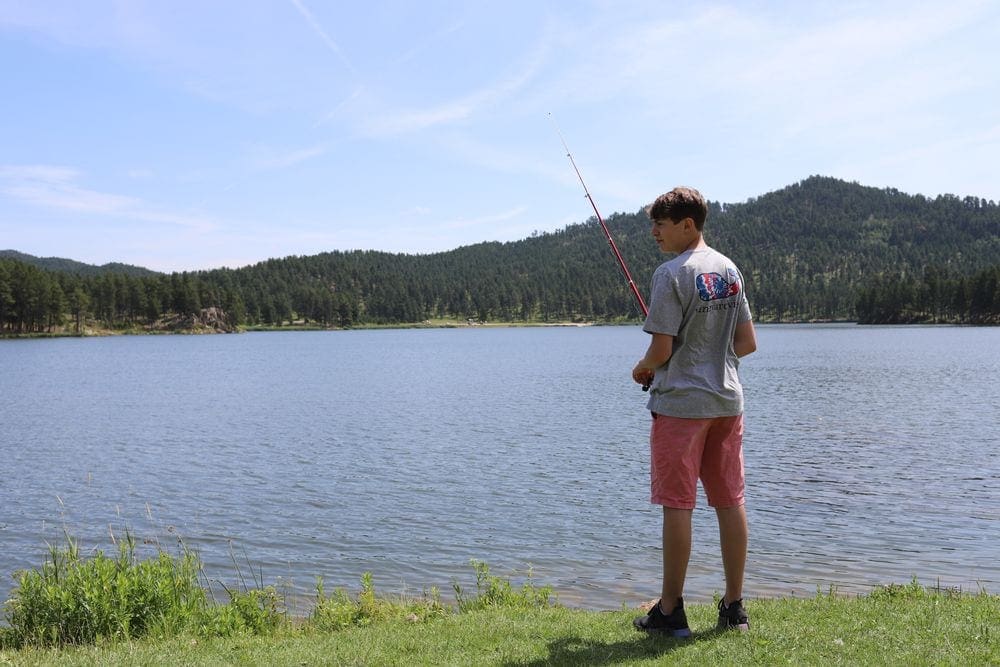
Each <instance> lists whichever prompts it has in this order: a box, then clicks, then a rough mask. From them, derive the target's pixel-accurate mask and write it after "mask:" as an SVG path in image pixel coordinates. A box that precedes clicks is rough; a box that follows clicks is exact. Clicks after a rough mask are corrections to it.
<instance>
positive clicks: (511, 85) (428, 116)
mask: <svg viewBox="0 0 1000 667" xmlns="http://www.w3.org/2000/svg"><path fill="white" fill-rule="evenodd" d="M543 44H544V42H543ZM546 51H547V49H546V48H545V47H544V45H543V46H541V47H540V48H538V49H537V50H536V51H535V53H533V54H532V55H531V57H530V59H529V60H528V62H527V63H525V65H524V66H523V67H522V68H521V69H520V71H518V72H516V73H514V74H512V75H511V76H508V77H506V78H503V79H500V80H499V81H497V82H495V83H493V84H491V85H489V86H486V87H484V88H481V89H479V90H475V91H473V92H471V93H469V94H467V95H463V96H460V97H458V98H456V99H453V100H450V101H447V102H444V103H442V104H439V105H437V106H431V107H425V108H411V109H400V110H397V111H394V112H391V113H381V114H376V115H373V116H371V117H369V118H367V119H365V120H364V121H362V127H363V130H364V132H365V133H366V134H369V135H372V136H375V137H383V136H392V135H397V134H406V133H411V132H419V131H421V130H426V129H430V128H432V127H436V126H440V125H448V124H452V123H456V122H459V121H463V120H466V119H468V118H470V117H471V116H472V115H474V114H475V113H477V112H479V111H480V110H482V109H484V108H491V107H494V106H496V105H497V104H498V103H500V102H501V101H503V100H505V99H507V98H509V97H511V96H513V95H514V94H515V93H517V92H518V91H520V90H521V89H523V88H524V87H525V86H526V85H527V84H528V83H529V82H530V81H532V79H533V78H534V77H535V75H536V73H537V72H538V70H539V69H540V67H541V65H542V63H543V61H544V59H545V55H546Z"/></svg>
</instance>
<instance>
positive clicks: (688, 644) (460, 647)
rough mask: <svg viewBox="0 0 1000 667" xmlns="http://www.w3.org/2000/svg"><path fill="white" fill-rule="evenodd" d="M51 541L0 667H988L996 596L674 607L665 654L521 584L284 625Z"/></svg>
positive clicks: (626, 618) (905, 588) (261, 595)
mask: <svg viewBox="0 0 1000 667" xmlns="http://www.w3.org/2000/svg"><path fill="white" fill-rule="evenodd" d="M67 542H68V546H67V547H65V548H61V549H57V548H52V549H50V554H49V558H48V559H47V560H46V562H45V563H44V564H43V565H42V566H41V567H40V568H37V569H34V570H29V571H25V572H21V573H18V575H17V576H16V577H15V578H16V579H17V582H18V587H17V588H16V589H15V591H14V594H13V595H12V602H10V603H8V604H7V605H6V608H5V615H6V619H7V622H8V625H7V626H6V627H2V626H0V665H6V664H17V665H46V664H58V665H161V664H186V665H228V664H249V665H612V664H614V665H643V664H650V665H651V664H661V663H662V662H664V661H668V662H671V663H675V664H699V665H700V664H713V665H714V664H817V665H819V664H822V665H826V664H850V665H868V664H876V665H879V664H892V665H895V664H905V665H937V664H960V665H1000V631H998V629H997V626H998V621H1000V596H997V595H991V594H988V593H986V592H980V593H960V592H956V591H951V590H941V589H936V588H930V589H929V588H925V587H924V586H921V585H920V584H919V583H918V582H916V581H913V582H911V583H910V584H907V585H891V586H884V587H878V588H876V589H874V590H873V591H872V592H871V593H870V594H868V595H864V596H852V597H845V596H838V595H836V594H833V593H831V594H818V595H816V596H815V597H813V598H808V599H774V600H748V601H747V607H748V611H749V613H750V615H751V623H752V628H751V630H750V631H749V632H748V633H739V632H722V633H720V632H717V631H715V629H714V626H715V621H716V613H717V612H716V608H715V605H714V604H711V603H705V604H691V603H689V604H687V605H686V610H687V612H688V618H689V621H690V623H691V627H692V630H693V632H694V636H693V638H692V639H690V640H674V639H668V638H663V637H658V636H647V635H645V634H643V633H639V632H636V631H635V630H634V629H633V628H632V623H631V621H632V618H633V617H634V616H636V615H637V614H638V613H639V612H638V611H636V610H624V609H623V610H617V611H607V612H600V611H583V610H574V609H568V608H565V607H562V606H559V605H557V604H553V592H552V590H551V589H550V588H548V587H545V586H537V585H535V584H534V583H533V582H532V580H531V577H530V574H529V576H528V577H527V581H526V582H525V583H523V584H521V585H520V586H513V585H512V584H511V583H510V581H509V580H507V579H504V578H502V577H498V576H495V575H493V574H491V573H490V570H489V567H488V566H487V565H486V564H485V563H482V562H476V561H474V562H473V568H474V571H475V588H474V589H472V588H471V587H469V588H463V587H462V586H461V585H460V584H459V583H458V582H453V584H452V587H453V590H454V594H455V595H454V603H445V602H443V601H442V599H441V596H440V594H439V592H438V591H437V590H433V589H432V590H431V591H429V592H426V593H425V594H424V595H422V596H420V597H416V598H414V597H401V596H400V597H380V596H379V595H378V594H377V592H376V589H375V585H374V582H373V577H372V576H371V574H365V575H364V576H363V577H362V581H361V589H360V591H359V592H358V593H357V594H355V595H351V594H349V593H347V592H346V591H344V590H342V589H337V590H335V591H333V592H332V593H327V592H326V590H325V589H324V586H323V583H322V581H317V586H316V598H315V601H314V604H313V606H312V611H311V612H310V615H309V616H308V617H306V618H297V617H292V616H290V615H289V614H287V613H286V612H285V611H284V610H283V604H282V602H283V601H282V600H281V597H280V595H279V594H278V593H277V592H276V591H275V590H274V588H273V587H266V586H263V582H262V581H260V580H259V579H258V578H254V579H253V581H252V582H251V583H252V584H253V585H252V586H247V584H246V582H245V581H243V580H242V577H240V579H241V585H240V587H239V589H238V590H229V589H226V590H225V593H226V594H225V596H224V598H225V601H224V602H218V601H215V600H213V599H212V596H210V595H209V594H208V591H209V590H210V589H211V586H210V585H209V584H210V582H209V581H208V580H207V579H205V577H204V573H203V571H202V570H201V566H200V563H199V561H198V559H197V556H196V555H194V554H192V553H191V552H189V551H187V550H183V551H182V552H181V553H180V554H178V555H176V556H172V555H169V554H166V553H162V552H161V553H160V554H159V555H158V556H157V557H156V558H152V559H150V560H146V561H138V560H136V558H135V555H134V543H133V541H132V539H131V538H130V537H129V535H128V534H127V533H126V539H124V540H120V541H119V543H118V545H117V546H118V554H117V556H114V557H108V556H105V555H104V554H103V553H102V552H96V554H95V555H94V556H92V557H91V558H82V557H81V556H80V550H79V548H78V546H77V545H76V543H75V542H74V541H73V540H72V539H69V538H67ZM235 564H236V562H235V559H234V565H235ZM237 569H238V570H239V568H238V567H237Z"/></svg>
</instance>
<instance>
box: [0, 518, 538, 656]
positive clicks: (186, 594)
mask: <svg viewBox="0 0 1000 667" xmlns="http://www.w3.org/2000/svg"><path fill="white" fill-rule="evenodd" d="M116 546H117V554H115V555H113V556H109V555H106V554H105V553H104V552H103V551H97V552H96V554H95V555H93V556H92V557H90V558H84V557H82V556H81V553H80V547H79V544H78V542H77V541H76V540H74V539H73V538H72V537H71V536H69V535H68V534H67V535H66V545H65V546H62V547H53V546H50V547H49V551H48V556H47V557H46V559H45V562H44V563H42V565H41V567H39V568H36V569H31V570H26V571H22V572H18V573H17V574H16V575H15V581H16V583H17V585H16V587H15V589H14V591H13V593H12V596H11V599H10V600H8V601H7V603H6V604H5V618H6V620H7V623H8V627H0V649H18V648H22V647H27V646H34V647H45V646H63V645H78V644H93V643H101V642H103V641H112V642H115V641H120V640H131V639H138V638H142V637H154V638H159V639H166V638H170V637H176V636H179V635H184V634H190V635H194V636H196V637H230V636H251V635H269V634H273V633H275V632H277V631H290V632H291V631H295V630H297V629H301V628H303V627H305V628H310V629H315V630H319V631H336V630H342V629H345V628H349V627H364V626H368V625H372V624H375V623H379V622H384V621H391V620H402V621H408V622H423V621H428V620H431V619H436V618H442V617H445V616H448V615H450V614H452V613H454V612H456V611H457V612H465V611H474V610H480V609H486V608H491V607H513V608H521V609H529V608H541V607H546V606H549V604H550V598H551V597H552V591H551V589H550V588H549V587H536V586H535V585H534V584H533V583H532V582H531V580H530V575H529V578H528V581H527V582H526V583H524V584H523V585H522V586H521V587H520V588H516V587H514V586H513V585H512V584H511V583H510V581H509V580H507V579H503V578H500V577H497V576H494V575H492V574H490V571H489V566H488V565H487V564H486V563H483V562H480V561H472V565H473V567H474V569H475V572H476V592H475V594H471V593H470V592H468V591H466V590H465V589H463V588H462V587H461V586H460V585H459V584H458V583H457V582H456V583H454V584H453V588H454V590H455V594H456V600H457V608H453V607H451V606H449V605H446V604H445V603H443V602H442V600H441V595H440V593H439V591H438V590H437V589H436V588H433V589H431V590H430V592H429V593H427V592H425V593H424V594H423V595H422V596H420V597H417V598H410V597H403V596H399V597H397V598H392V597H380V596H378V595H377V594H376V592H375V586H374V583H373V578H372V574H371V573H370V572H366V573H364V574H363V575H362V577H361V590H360V592H359V593H358V594H357V595H356V596H351V595H350V594H348V593H347V592H346V591H344V590H342V589H337V590H335V591H333V593H332V594H327V592H326V590H325V588H324V585H323V580H322V579H317V582H316V599H315V604H314V605H313V607H312V611H311V613H310V614H309V616H308V617H306V618H305V619H293V618H291V617H289V616H288V614H287V613H285V612H284V611H283V609H284V606H285V605H284V604H283V603H284V600H283V599H282V596H281V595H280V594H279V593H278V592H277V590H276V589H275V588H274V587H273V586H265V585H264V581H263V575H262V574H260V573H259V572H258V573H255V572H254V570H253V566H252V565H250V563H249V558H247V564H248V566H249V571H250V575H251V581H249V582H248V581H247V579H246V577H244V574H243V569H242V568H241V567H240V565H239V562H238V561H237V559H236V557H235V555H233V565H234V568H235V570H236V574H237V582H238V583H237V584H235V585H234V586H233V587H228V586H226V585H225V584H221V585H222V588H223V589H224V591H225V597H226V598H227V599H226V601H225V602H218V601H216V600H215V596H214V595H213V591H212V582H211V581H210V580H209V579H208V577H207V576H206V575H205V572H204V568H203V566H202V563H201V560H200V559H199V557H198V555H197V554H196V553H195V552H193V551H191V550H190V549H188V548H187V547H185V546H184V545H183V543H181V547H180V553H179V554H177V555H172V554H169V553H167V552H165V551H162V550H160V551H159V553H158V554H157V555H156V556H155V557H154V558H150V559H147V560H139V559H137V558H136V549H135V539H134V537H133V535H132V534H131V532H130V531H128V530H126V531H125V537H124V538H123V539H120V540H118V541H117V542H116Z"/></svg>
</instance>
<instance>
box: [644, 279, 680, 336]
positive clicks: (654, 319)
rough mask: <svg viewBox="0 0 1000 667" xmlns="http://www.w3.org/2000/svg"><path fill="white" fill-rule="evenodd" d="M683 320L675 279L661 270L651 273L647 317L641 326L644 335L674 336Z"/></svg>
mask: <svg viewBox="0 0 1000 667" xmlns="http://www.w3.org/2000/svg"><path fill="white" fill-rule="evenodd" d="M683 320H684V308H683V307H682V305H681V299H680V291H679V289H678V285H677V277H676V276H674V275H673V274H672V273H671V272H670V271H667V270H663V269H662V268H661V269H659V270H657V271H656V272H655V273H653V284H652V288H651V289H650V295H649V315H647V316H646V322H645V323H644V324H643V325H642V330H643V331H645V332H646V333H650V334H654V333H659V334H667V335H670V336H676V335H677V332H678V331H680V328H681V322H683Z"/></svg>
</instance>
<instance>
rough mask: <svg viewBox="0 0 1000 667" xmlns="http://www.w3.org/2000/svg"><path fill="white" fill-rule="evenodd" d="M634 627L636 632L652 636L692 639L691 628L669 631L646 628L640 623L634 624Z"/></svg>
mask: <svg viewBox="0 0 1000 667" xmlns="http://www.w3.org/2000/svg"><path fill="white" fill-rule="evenodd" d="M632 625H633V626H635V629H636V630H639V631H641V632H645V633H647V634H651V635H663V636H664V637H673V638H674V639H688V638H690V637H691V628H681V629H679V630H668V629H667V628H644V627H642V626H641V625H639V624H638V623H633V624H632Z"/></svg>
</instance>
